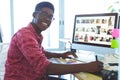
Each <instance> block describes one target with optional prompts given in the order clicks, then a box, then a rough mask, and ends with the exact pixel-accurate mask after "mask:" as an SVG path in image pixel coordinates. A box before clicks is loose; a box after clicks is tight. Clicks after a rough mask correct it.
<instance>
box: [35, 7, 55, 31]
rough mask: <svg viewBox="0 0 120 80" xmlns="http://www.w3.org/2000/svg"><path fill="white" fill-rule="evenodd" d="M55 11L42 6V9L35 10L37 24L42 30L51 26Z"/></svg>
mask: <svg viewBox="0 0 120 80" xmlns="http://www.w3.org/2000/svg"><path fill="white" fill-rule="evenodd" d="M53 13H54V12H53V10H52V9H50V8H47V7H45V8H42V9H41V11H37V12H35V15H34V19H35V24H36V25H37V26H38V28H39V29H40V30H41V31H44V30H46V29H47V28H48V27H49V26H50V24H51V21H52V19H53Z"/></svg>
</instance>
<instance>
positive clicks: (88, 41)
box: [72, 13, 118, 48]
mask: <svg viewBox="0 0 120 80" xmlns="http://www.w3.org/2000/svg"><path fill="white" fill-rule="evenodd" d="M115 28H118V14H117V13H100V14H81V15H75V19H74V29H73V38H72V43H75V44H83V45H90V46H100V47H109V48H110V47H111V40H112V39H113V36H112V30H113V29H115Z"/></svg>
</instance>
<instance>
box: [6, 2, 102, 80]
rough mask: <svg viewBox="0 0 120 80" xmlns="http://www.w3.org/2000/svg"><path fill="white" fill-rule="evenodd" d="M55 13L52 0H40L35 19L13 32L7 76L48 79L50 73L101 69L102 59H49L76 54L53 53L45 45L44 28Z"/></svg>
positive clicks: (11, 78) (22, 79)
mask: <svg viewBox="0 0 120 80" xmlns="http://www.w3.org/2000/svg"><path fill="white" fill-rule="evenodd" d="M53 14H54V6H53V5H52V4H51V3H49V2H40V3H38V4H37V5H36V7H35V11H34V13H33V20H32V22H31V23H30V24H29V25H28V26H26V27H24V28H22V29H20V30H19V31H18V32H17V33H15V34H14V36H13V37H12V40H11V43H10V47H9V50H8V56H7V61H6V65H5V77H4V80H47V75H51V74H52V75H60V74H68V73H77V72H80V71H86V72H96V71H100V70H101V69H102V65H103V64H102V63H101V62H99V61H95V62H91V63H86V64H71V65H67V64H55V63H52V62H50V61H49V58H53V57H54V58H59V57H62V58H66V57H68V55H73V56H74V57H76V55H75V53H73V52H65V53H63V54H58V53H51V52H48V51H45V50H44V48H43V47H42V45H41V43H42V40H43V36H42V34H41V32H42V31H44V30H46V29H47V28H48V27H49V26H50V24H51V21H52V18H53ZM56 68H57V70H55V69H56ZM51 80H53V79H51Z"/></svg>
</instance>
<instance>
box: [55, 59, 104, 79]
mask: <svg viewBox="0 0 120 80" xmlns="http://www.w3.org/2000/svg"><path fill="white" fill-rule="evenodd" d="M55 60H56V61H58V62H59V63H62V64H66V62H67V61H68V60H66V59H61V58H55ZM73 62H74V61H73ZM73 75H74V76H75V77H76V78H78V79H79V80H102V77H100V76H97V75H95V74H91V73H87V72H79V73H75V74H73Z"/></svg>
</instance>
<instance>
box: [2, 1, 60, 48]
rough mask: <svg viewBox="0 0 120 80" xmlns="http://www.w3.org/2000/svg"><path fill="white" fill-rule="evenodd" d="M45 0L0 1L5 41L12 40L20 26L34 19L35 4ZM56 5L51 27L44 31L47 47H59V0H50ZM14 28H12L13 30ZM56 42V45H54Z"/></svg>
mask: <svg viewBox="0 0 120 80" xmlns="http://www.w3.org/2000/svg"><path fill="white" fill-rule="evenodd" d="M40 1H44V0H2V1H0V11H1V13H0V23H1V26H2V29H3V35H4V42H10V39H11V36H12V35H13V34H14V33H15V32H17V31H18V30H19V29H20V28H22V27H24V26H26V25H28V24H29V22H31V21H32V13H33V11H34V8H35V5H36V4H37V3H38V2H40ZM48 1H50V2H52V3H53V4H54V6H55V13H54V17H55V20H54V21H53V22H52V24H51V27H50V28H49V29H48V30H46V31H44V32H43V35H44V36H45V37H44V41H43V46H44V47H45V48H58V47H59V36H58V35H59V17H58V12H59V10H58V9H59V5H58V4H59V1H58V0H48ZM11 29H12V30H11ZM54 44H56V45H54Z"/></svg>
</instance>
